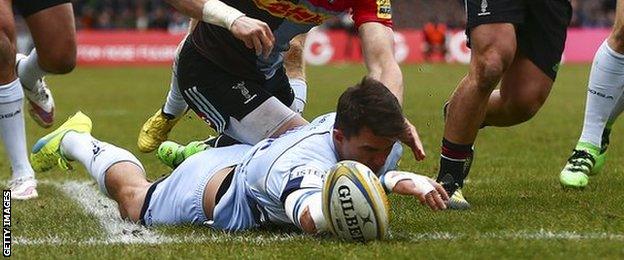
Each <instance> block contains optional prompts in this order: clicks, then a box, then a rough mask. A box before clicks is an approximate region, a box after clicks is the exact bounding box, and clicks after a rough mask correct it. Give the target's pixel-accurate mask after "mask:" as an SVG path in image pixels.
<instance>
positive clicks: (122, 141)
mask: <svg viewBox="0 0 624 260" xmlns="http://www.w3.org/2000/svg"><path fill="white" fill-rule="evenodd" d="M466 69H467V68H466V67H464V66H459V65H421V66H405V67H403V72H404V76H405V104H404V107H405V113H406V114H407V115H408V117H409V118H410V119H411V120H412V122H413V123H414V124H415V125H416V126H417V128H418V130H419V133H420V135H421V138H422V139H423V142H424V144H425V146H426V151H427V154H428V158H427V159H426V160H425V161H424V162H422V163H416V162H415V160H414V159H413V157H412V156H411V153H410V152H409V151H408V152H406V153H405V155H404V159H403V161H402V165H401V166H402V169H404V170H410V171H416V172H419V173H424V174H427V175H429V176H435V174H436V173H437V167H438V153H439V145H440V140H441V135H442V129H443V122H442V109H441V108H442V104H443V103H444V101H445V100H446V98H447V97H448V96H449V95H450V93H451V92H452V90H453V88H454V87H455V85H456V84H457V82H458V81H459V80H460V78H461V77H462V76H463V74H464V73H465V71H466ZM588 72H589V67H588V66H587V65H566V66H564V67H562V69H561V71H560V74H559V77H558V79H557V82H556V84H555V86H554V88H553V90H552V92H551V96H550V97H549V100H548V101H547V103H546V104H545V105H544V107H543V108H542V110H541V111H540V112H539V114H538V115H537V116H536V117H535V118H533V119H532V120H531V121H529V122H527V123H525V124H522V125H520V126H516V127H512V128H486V129H484V130H482V131H481V133H480V135H479V138H478V140H477V144H476V160H475V163H474V165H473V168H472V171H471V174H470V177H469V182H468V183H467V186H466V189H465V190H464V195H465V196H466V197H467V198H468V199H469V201H470V202H471V203H472V205H473V209H472V210H470V211H464V212H457V211H446V212H439V213H434V212H430V211H429V210H428V209H426V208H424V207H422V206H420V205H419V204H418V202H417V200H416V199H413V198H405V197H397V196H391V204H392V208H393V211H392V219H391V226H392V231H393V238H392V239H391V240H389V241H382V242H374V243H369V244H366V245H361V244H350V243H343V242H338V241H335V240H333V239H329V238H315V237H312V238H303V237H300V236H295V237H294V238H292V239H287V240H285V241H279V240H278V239H266V240H263V238H265V237H273V238H275V237H276V236H277V237H279V234H280V233H279V232H276V231H253V232H245V233H243V234H234V235H223V234H221V233H219V232H214V231H211V230H210V229H208V228H201V227H189V226H183V227H160V228H156V231H157V232H160V233H162V234H166V235H176V234H182V235H184V234H197V233H199V234H209V235H215V236H217V237H220V238H222V239H217V240H211V241H210V242H202V243H180V244H157V245H125V244H124V245H85V244H69V245H45V244H42V245H15V246H14V251H13V256H16V257H24V258H28V259H31V258H49V257H50V256H54V257H88V258H117V257H126V258H155V257H173V258H217V257H219V258H220V257H226V258H238V257H244V258H257V257H266V258H317V257H329V258H352V257H363V258H381V257H383V258H391V257H392V258H455V257H466V258H484V257H485V258H499V257H505V258H516V257H524V258H588V257H606V258H622V257H624V247H622V244H624V237H623V236H624V220H623V218H624V208H622V206H621V205H622V204H624V196H623V195H622V188H624V177H623V176H622V175H623V173H624V166H622V165H620V164H619V163H618V162H621V161H622V159H624V148H623V147H622V143H623V141H624V140H623V139H622V138H621V136H620V135H618V131H619V128H620V127H621V126H620V125H621V123H617V124H616V125H615V127H614V129H615V130H614V134H613V136H612V139H611V142H612V145H611V146H610V148H609V149H610V150H609V152H608V159H607V166H606V168H605V170H604V171H603V172H602V173H601V175H599V176H596V177H592V178H591V180H590V185H589V187H587V188H586V189H585V190H583V191H569V190H568V191H566V190H562V189H561V188H560V187H559V182H558V173H559V171H560V170H561V168H562V167H563V164H564V162H565V160H566V158H567V157H568V156H569V154H570V151H571V149H572V148H573V146H574V145H575V143H576V140H577V138H578V136H579V134H580V130H581V127H582V117H583V108H584V101H585V93H586V81H587V76H588ZM364 74H365V70H364V68H363V67H362V66H351V65H344V66H333V67H310V68H309V70H308V82H309V90H308V105H307V107H306V113H305V116H306V118H308V119H312V118H314V116H315V115H319V114H322V113H325V112H329V111H332V110H333V109H334V106H335V102H336V100H337V97H338V96H339V94H340V93H341V92H342V90H343V89H344V88H345V87H346V86H349V85H352V84H353V83H355V82H356V81H358V80H359V79H360V78H361V76H362V75H364ZM169 78H170V71H169V69H168V68H161V67H154V68H115V69H104V68H80V69H77V70H76V71H74V72H73V73H72V74H70V75H67V76H62V77H49V78H48V82H49V85H51V86H52V87H53V89H52V90H53V92H54V95H55V96H54V97H55V99H56V105H57V110H56V113H57V125H58V123H60V122H62V121H63V120H64V119H65V118H66V117H67V116H69V115H71V114H73V113H74V112H75V111H77V110H82V111H83V112H85V113H86V114H88V115H90V116H91V118H92V119H93V121H94V131H93V135H94V136H96V137H97V138H99V139H102V140H106V141H109V142H112V143H114V144H116V145H118V146H121V147H124V148H126V149H129V150H130V151H131V152H133V153H134V154H136V155H137V156H138V158H139V159H140V160H141V161H142V162H143V164H144V166H145V168H146V169H147V171H148V176H149V177H150V178H152V179H154V178H157V177H159V176H161V175H163V174H166V173H168V172H169V170H168V169H167V168H166V167H165V166H163V165H161V164H160V163H159V162H158V161H157V159H156V158H155V156H154V155H153V154H141V153H139V152H138V150H137V148H136V137H137V134H138V131H139V128H140V127H141V125H142V124H143V122H144V121H145V120H146V119H147V118H148V117H149V116H151V115H152V114H153V113H154V111H155V110H156V109H157V108H159V107H160V106H161V105H162V102H163V100H164V96H165V95H166V92H167V89H168V84H169ZM26 124H27V136H28V142H29V145H32V144H34V142H35V141H36V139H37V138H38V137H40V136H42V135H43V134H44V133H46V132H47V131H48V130H45V129H41V128H39V127H38V126H37V125H35V124H34V122H33V121H32V120H31V119H30V118H26ZM210 133H212V131H210V130H208V128H207V127H206V126H205V125H204V123H202V122H200V121H199V120H197V119H196V117H195V116H194V115H192V113H189V114H188V115H187V116H186V119H184V120H182V121H181V122H180V123H179V124H178V126H177V127H176V128H175V129H174V130H173V132H172V135H171V139H173V140H176V141H179V142H188V141H190V140H196V139H201V138H204V137H206V135H208V134H210ZM0 158H6V154H5V152H4V150H3V149H0ZM0 169H2V176H1V177H2V178H3V179H8V178H9V177H10V170H9V164H8V161H7V160H6V159H4V160H2V161H0ZM38 178H39V179H40V180H50V181H64V180H88V175H87V174H86V172H85V171H84V170H83V169H82V168H81V167H78V170H76V171H74V172H72V173H70V174H66V173H63V172H60V171H52V172H50V173H46V174H40V175H38ZM39 191H40V195H41V197H40V198H38V199H36V200H32V201H26V202H14V203H13V228H12V231H13V236H19V237H25V238H28V239H37V238H46V237H59V238H60V239H67V240H71V241H83V240H88V239H94V238H95V239H97V238H101V237H102V236H105V234H104V233H105V232H104V231H103V230H102V228H101V227H100V225H99V224H98V220H97V219H95V218H94V217H93V216H89V215H88V214H86V213H84V212H83V211H82V210H81V208H80V206H79V205H78V204H76V202H74V201H72V200H70V199H68V198H67V197H65V196H64V195H63V194H62V193H61V192H60V191H58V190H57V188H55V187H54V186H52V185H49V184H45V183H43V184H41V185H40V188H39ZM575 232H576V233H575ZM551 233H554V234H555V235H552V234H551ZM549 234H551V235H549ZM557 234H559V235H557ZM562 234H563V235H562ZM566 234H567V235H566ZM575 234H576V235H577V236H576V239H575V236H574V235H575ZM600 234H602V235H600ZM605 234H606V235H605ZM609 234H611V235H613V236H609Z"/></svg>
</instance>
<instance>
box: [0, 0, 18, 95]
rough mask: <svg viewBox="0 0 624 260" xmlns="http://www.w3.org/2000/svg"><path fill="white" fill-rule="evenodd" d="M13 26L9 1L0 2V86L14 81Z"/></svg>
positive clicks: (1, 0) (2, 0)
mask: <svg viewBox="0 0 624 260" xmlns="http://www.w3.org/2000/svg"><path fill="white" fill-rule="evenodd" d="M14 67H15V24H14V21H13V11H12V9H11V1H9V0H0V85H4V84H7V83H9V82H11V81H13V80H15V69H14Z"/></svg>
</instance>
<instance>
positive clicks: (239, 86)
mask: <svg viewBox="0 0 624 260" xmlns="http://www.w3.org/2000/svg"><path fill="white" fill-rule="evenodd" d="M232 89H238V90H240V92H241V95H243V97H244V98H245V102H243V103H244V104H245V105H246V104H247V103H249V101H251V100H253V99H254V98H256V96H258V94H254V95H253V96H252V95H250V94H249V89H247V87H245V82H244V81H241V82H238V83H236V85H234V86H232Z"/></svg>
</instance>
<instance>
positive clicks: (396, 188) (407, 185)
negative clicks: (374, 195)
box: [381, 171, 449, 210]
mask: <svg viewBox="0 0 624 260" xmlns="http://www.w3.org/2000/svg"><path fill="white" fill-rule="evenodd" d="M381 181H382V183H383V185H384V187H385V188H386V190H387V191H392V192H394V193H396V194H401V195H408V196H414V197H416V198H418V200H419V201H420V203H421V204H423V205H427V206H429V207H430V208H431V209H432V210H444V209H446V203H445V201H448V199H449V197H448V194H447V193H446V191H445V190H444V188H442V185H440V184H438V183H437V182H435V181H434V180H432V179H431V178H428V177H426V176H422V175H418V174H414V173H411V172H404V171H389V172H387V173H386V174H384V175H383V176H382V178H381Z"/></svg>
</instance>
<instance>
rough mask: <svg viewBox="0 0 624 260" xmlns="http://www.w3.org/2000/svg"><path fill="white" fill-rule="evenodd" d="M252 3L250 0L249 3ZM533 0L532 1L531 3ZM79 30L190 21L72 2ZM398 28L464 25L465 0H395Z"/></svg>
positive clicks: (345, 23)
mask: <svg viewBox="0 0 624 260" xmlns="http://www.w3.org/2000/svg"><path fill="white" fill-rule="evenodd" d="M250 1H251V0H250ZM528 1H531V0H528ZM72 2H73V4H74V11H75V15H76V24H77V28H79V29H88V30H112V29H126V30H168V31H171V32H178V31H184V30H185V28H186V25H187V23H188V20H187V19H186V17H184V16H183V15H181V14H180V13H178V12H176V11H175V10H174V9H173V8H172V7H171V6H169V5H168V4H167V3H165V2H164V1H163V0H72ZM571 3H572V6H573V8H574V17H573V19H572V25H571V26H572V27H610V26H611V25H612V24H613V20H614V18H615V6H616V0H571ZM392 6H393V19H394V23H395V27H396V28H417V29H420V28H423V27H424V26H425V25H426V24H427V23H429V22H433V23H436V24H437V23H442V24H445V25H446V27H448V28H462V27H463V26H464V24H465V15H464V1H463V0H392ZM329 24H330V26H331V27H343V28H344V27H349V26H350V22H349V19H337V20H335V21H332V22H330V23H329Z"/></svg>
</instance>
